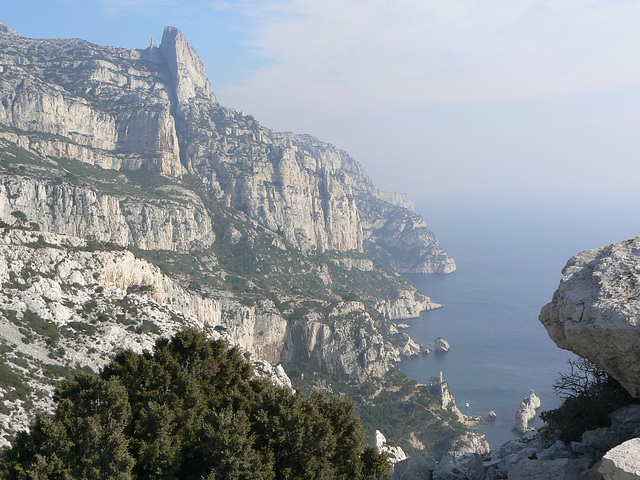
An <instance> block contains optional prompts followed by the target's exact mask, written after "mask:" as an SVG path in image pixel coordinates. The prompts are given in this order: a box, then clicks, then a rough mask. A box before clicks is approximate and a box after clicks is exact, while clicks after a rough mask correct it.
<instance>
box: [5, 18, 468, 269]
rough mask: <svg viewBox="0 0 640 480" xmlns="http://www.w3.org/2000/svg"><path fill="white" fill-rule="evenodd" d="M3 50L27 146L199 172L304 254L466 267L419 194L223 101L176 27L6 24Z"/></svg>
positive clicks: (13, 119)
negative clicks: (433, 225)
mask: <svg viewBox="0 0 640 480" xmlns="http://www.w3.org/2000/svg"><path fill="white" fill-rule="evenodd" d="M0 52H1V53H0V65H2V73H0V80H1V81H0V138H5V139H7V140H8V141H10V142H11V143H12V144H15V145H17V146H18V147H21V148H24V149H25V150H28V151H35V152H38V153H40V154H42V155H46V156H52V157H57V158H70V159H75V160H79V161H81V162H85V163H90V164H93V165H99V166H100V167H102V168H106V169H117V170H120V171H135V170H140V169H143V170H147V171H153V172H158V173H161V174H164V175H169V176H180V175H183V174H184V173H185V172H189V173H190V174H192V175H194V176H196V177H197V178H198V179H199V180H200V181H201V182H202V183H203V184H204V185H206V187H207V189H208V194H209V195H210V196H211V197H212V198H215V199H216V200H218V201H221V202H223V203H224V204H225V205H228V206H233V207H235V208H237V209H239V210H241V211H243V212H245V213H246V214H247V215H249V216H250V217H252V218H255V219H256V220H257V221H258V222H260V223H261V224H262V225H263V226H265V227H267V228H269V229H270V230H272V231H274V232H278V233H279V234H280V235H281V236H282V237H283V238H284V239H285V240H286V241H287V242H288V243H290V244H291V245H294V246H296V247H297V248H299V249H300V250H301V251H303V252H314V251H319V252H322V251H325V250H337V251H350V250H355V251H367V252H368V253H371V254H374V255H377V256H380V257H382V258H384V259H385V260H386V261H391V263H392V265H394V266H396V267H397V268H398V269H399V270H401V271H403V272H422V273H433V272H439V273H448V272H450V271H453V270H454V269H455V263H454V262H453V260H452V259H450V258H449V257H448V256H447V255H446V253H444V252H443V251H442V250H441V249H440V248H439V247H438V245H437V241H436V239H435V236H434V235H433V234H432V233H431V232H430V231H429V230H428V228H427V227H426V224H425V223H424V221H423V220H422V219H421V218H420V217H419V216H418V215H415V214H414V213H412V211H411V210H410V208H412V203H411V201H410V200H409V199H407V198H406V196H403V195H400V194H390V193H386V192H380V191H378V190H377V189H376V188H375V186H374V185H373V183H372V182H371V180H370V179H369V177H368V176H367V175H366V173H365V172H364V170H363V168H362V166H361V165H360V164H358V163H357V162H356V161H354V160H353V159H352V158H351V157H349V155H347V154H346V153H345V152H343V151H341V150H339V149H337V148H335V147H333V146H331V145H329V144H326V143H323V142H320V141H318V140H316V139H314V138H312V137H309V136H305V135H294V134H278V133H275V132H272V131H271V130H269V129H266V128H264V127H262V126H260V125H259V124H258V122H256V121H255V120H254V119H253V117H251V116H247V115H244V114H241V113H238V112H236V111H234V110H232V109H228V108H224V107H221V106H220V105H219V104H218V101H217V99H216V97H215V95H214V94H213V92H212V89H211V84H210V83H209V80H208V79H207V77H206V74H205V70H204V66H203V65H202V62H201V61H200V59H199V58H198V55H197V54H196V52H195V51H194V50H193V48H192V47H191V46H189V45H188V43H187V42H186V40H185V38H184V35H183V34H182V32H180V31H179V30H178V29H176V28H173V27H167V28H166V29H165V32H164V35H163V38H162V43H161V45H160V47H156V46H155V45H152V46H150V47H149V48H147V49H145V50H135V49H119V48H113V47H102V46H98V45H93V44H90V43H88V42H84V41H82V40H77V39H76V40H33V39H28V38H24V37H21V36H19V35H16V34H15V33H11V32H4V33H2V32H0ZM390 211H392V212H393V217H394V219H393V221H390V222H389V221H387V220H389V219H388V214H389V212H390ZM35 221H37V220H35ZM38 223H40V222H38ZM43 223H44V222H43ZM153 244H154V242H150V245H153ZM399 251H402V252H403V254H404V258H402V259H399V260H396V258H397V257H398V255H396V254H397V252H399Z"/></svg>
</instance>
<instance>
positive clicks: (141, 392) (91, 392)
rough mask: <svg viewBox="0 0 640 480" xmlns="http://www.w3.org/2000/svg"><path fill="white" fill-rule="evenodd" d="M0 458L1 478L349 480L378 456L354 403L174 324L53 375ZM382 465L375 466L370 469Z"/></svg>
mask: <svg viewBox="0 0 640 480" xmlns="http://www.w3.org/2000/svg"><path fill="white" fill-rule="evenodd" d="M56 403H57V408H56V410H55V413H53V414H51V415H47V414H40V415H38V416H37V418H36V420H35V423H34V425H33V426H32V428H31V431H30V432H23V433H21V434H19V435H18V436H17V438H16V440H15V443H14V446H13V447H12V448H11V449H10V450H7V451H5V452H3V456H2V458H1V463H0V477H1V478H5V479H8V480H10V479H22V478H32V479H45V478H46V479H54V478H55V479H81V478H93V479H122V480H125V479H142V478H144V479H168V478H180V479H194V480H195V479H198V480H200V479H211V480H213V479H222V478H224V479H361V478H366V477H367V475H370V474H372V473H373V471H374V470H375V471H376V473H377V474H381V473H382V474H385V473H386V474H388V473H389V472H388V465H387V464H386V462H384V459H383V458H382V457H381V456H380V455H378V454H377V453H376V452H375V451H373V450H372V449H371V448H367V449H365V439H364V433H363V430H362V427H361V424H360V420H359V418H358V416H357V415H356V407H355V406H354V404H353V403H352V402H351V401H349V400H347V399H345V398H344V397H341V396H335V397H328V396H326V395H324V394H317V393H316V394H313V395H311V396H307V395H304V394H302V393H293V392H291V391H290V390H288V389H285V388H280V387H276V386H274V385H273V384H271V383H270V382H269V381H267V380H264V379H257V378H255V377H254V376H253V374H252V370H251V365H250V364H249V363H248V362H247V361H246V360H245V359H244V358H243V356H242V355H241V353H240V351H239V350H238V349H237V348H231V349H229V348H228V347H227V345H226V344H225V343H224V342H222V341H213V340H209V339H207V338H206V337H205V336H204V335H203V334H202V333H200V332H198V331H196V330H185V331H182V332H180V333H179V334H177V335H176V336H175V337H174V338H172V339H171V340H169V339H161V340H159V341H158V342H157V343H156V347H155V350H154V352H152V353H151V352H145V353H144V354H142V355H138V354H134V353H133V352H131V351H124V352H121V353H119V354H118V355H117V356H116V357H115V358H114V360H113V361H112V362H111V363H110V364H109V365H108V366H107V367H106V368H105V369H104V370H103V371H102V372H101V374H100V375H92V374H88V373H80V374H78V375H76V376H75V378H74V379H73V380H67V381H64V382H63V383H61V384H60V386H59V387H58V389H57V393H56ZM381 469H382V470H385V469H386V471H381Z"/></svg>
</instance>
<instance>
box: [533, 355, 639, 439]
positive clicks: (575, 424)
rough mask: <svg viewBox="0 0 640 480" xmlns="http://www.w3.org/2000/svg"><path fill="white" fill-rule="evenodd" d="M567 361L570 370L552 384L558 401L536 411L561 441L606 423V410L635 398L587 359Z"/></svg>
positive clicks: (604, 425)
mask: <svg viewBox="0 0 640 480" xmlns="http://www.w3.org/2000/svg"><path fill="white" fill-rule="evenodd" d="M568 363H569V365H570V367H571V372H570V373H569V374H566V375H565V374H561V375H560V377H558V379H557V380H556V381H555V383H554V384H553V389H554V391H555V392H556V395H558V397H560V398H561V399H562V404H561V405H560V407H558V408H556V409H555V410H549V411H546V412H542V413H541V414H540V418H542V420H544V421H545V422H546V423H547V425H548V426H549V427H550V428H551V429H552V430H553V431H555V432H557V434H558V436H559V439H560V440H562V441H563V442H565V443H569V442H572V441H577V442H579V441H580V440H581V439H582V434H583V433H584V432H586V431H589V430H595V429H596V428H601V427H608V426H610V425H611V420H610V419H609V414H610V413H612V412H614V411H615V410H618V409H620V408H622V407H624V406H625V405H629V404H631V403H637V402H638V399H634V398H633V397H632V396H631V395H630V394H629V392H627V391H626V390H625V389H624V388H623V387H622V386H621V385H620V383H619V382H618V381H617V380H616V379H615V378H613V377H611V376H609V375H608V374H607V373H605V372H603V371H602V370H600V369H599V368H598V367H597V366H595V365H594V364H593V363H591V362H589V361H588V360H585V359H583V358H579V359H578V360H569V361H568Z"/></svg>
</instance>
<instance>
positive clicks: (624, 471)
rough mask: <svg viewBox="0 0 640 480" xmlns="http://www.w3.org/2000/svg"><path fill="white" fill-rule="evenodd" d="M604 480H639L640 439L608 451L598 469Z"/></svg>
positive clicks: (629, 441)
mask: <svg viewBox="0 0 640 480" xmlns="http://www.w3.org/2000/svg"><path fill="white" fill-rule="evenodd" d="M598 471H599V472H600V473H602V475H603V476H604V478H605V480H640V438H633V439H631V440H628V441H626V442H624V443H622V444H620V445H618V446H617V447H614V448H612V449H611V450H609V451H608V452H607V453H606V454H605V456H604V457H602V465H601V466H600V468H599V469H598Z"/></svg>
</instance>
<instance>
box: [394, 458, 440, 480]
mask: <svg viewBox="0 0 640 480" xmlns="http://www.w3.org/2000/svg"><path fill="white" fill-rule="evenodd" d="M437 466H438V464H437V462H436V460H435V458H433V457H431V456H422V455H416V456H413V457H409V458H407V459H405V460H401V461H399V462H398V463H396V464H395V465H394V466H393V480H426V479H430V478H431V472H433V471H434V470H435V469H436V467H437Z"/></svg>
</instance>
